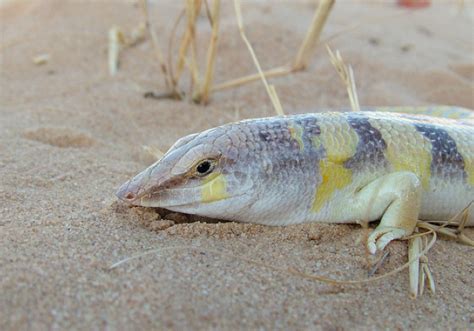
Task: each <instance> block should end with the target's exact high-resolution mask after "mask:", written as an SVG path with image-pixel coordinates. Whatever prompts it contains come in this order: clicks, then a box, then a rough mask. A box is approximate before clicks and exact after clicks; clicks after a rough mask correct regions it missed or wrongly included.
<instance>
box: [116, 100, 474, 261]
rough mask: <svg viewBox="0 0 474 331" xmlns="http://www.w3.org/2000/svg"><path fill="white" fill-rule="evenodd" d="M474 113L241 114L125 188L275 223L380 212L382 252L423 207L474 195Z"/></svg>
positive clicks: (159, 202)
mask: <svg viewBox="0 0 474 331" xmlns="http://www.w3.org/2000/svg"><path fill="white" fill-rule="evenodd" d="M420 114H421V115H420ZM422 114H430V115H433V116H442V117H453V118H455V119H446V118H437V117H432V116H425V115H422ZM473 118H474V112H472V111H470V110H467V109H462V108H446V107H444V108H441V107H435V108H406V107H405V108H376V109H371V111H361V112H321V113H312V114H301V115H291V116H280V117H269V118H261V119H250V120H244V121H240V122H235V123H229V124H225V125H222V126H219V127H216V128H212V129H209V130H206V131H204V132H201V133H196V134H191V135H189V136H186V137H183V138H181V139H179V140H178V141H177V142H176V143H175V144H174V145H173V146H172V147H171V148H170V149H169V151H168V152H167V153H166V154H165V155H164V156H163V157H162V158H161V159H160V160H158V161H157V162H156V163H154V164H152V165H151V166H150V167H148V168H147V169H145V170H144V171H142V172H141V173H139V174H138V175H136V176H135V177H134V178H132V179H130V180H129V181H127V182H126V183H124V184H123V185H122V186H121V187H120V188H119V190H118V191H117V193H116V194H117V196H118V197H119V198H120V199H122V200H124V201H127V202H128V203H131V204H133V205H139V206H145V207H162V208H166V209H169V210H173V211H177V212H184V213H190V214H197V215H201V216H207V217H213V218H219V219H225V220H234V221H241V222H253V223H260V224H267V225H288V224H295V223H302V222H330V223H354V222H360V221H375V220H380V223H379V225H378V226H377V227H376V228H375V230H374V231H373V232H372V233H371V234H370V236H369V238H368V242H367V246H368V249H369V251H370V252H371V253H376V251H377V250H383V249H384V247H385V246H386V245H387V244H388V243H389V242H390V241H392V240H394V239H400V238H402V237H404V236H407V235H410V234H411V233H412V232H413V230H414V228H415V225H416V222H417V220H418V219H422V220H429V221H437V220H448V219H450V218H451V217H453V216H454V215H456V214H457V213H459V212H460V211H461V210H463V209H464V208H465V207H466V206H468V205H469V204H470V203H471V202H472V201H473V200H474V120H473ZM468 217H469V220H468V224H469V225H474V213H470V215H469V216H468Z"/></svg>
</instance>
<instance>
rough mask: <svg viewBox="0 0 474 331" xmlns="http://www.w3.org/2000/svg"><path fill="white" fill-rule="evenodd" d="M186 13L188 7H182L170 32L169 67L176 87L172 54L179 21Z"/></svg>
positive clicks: (172, 82)
mask: <svg viewBox="0 0 474 331" xmlns="http://www.w3.org/2000/svg"><path fill="white" fill-rule="evenodd" d="M185 13H186V9H182V10H181V11H180V12H179V15H178V17H177V18H176V21H175V22H174V24H173V28H172V29H171V34H170V39H169V41H168V59H167V61H168V69H169V74H170V80H171V85H172V86H173V88H176V86H177V82H176V81H175V78H174V73H173V61H172V54H173V48H174V40H175V38H176V29H177V28H178V25H179V23H180V22H181V20H182V19H183V17H184V14H185Z"/></svg>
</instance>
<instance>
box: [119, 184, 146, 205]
mask: <svg viewBox="0 0 474 331" xmlns="http://www.w3.org/2000/svg"><path fill="white" fill-rule="evenodd" d="M132 181H133V180H129V181H127V182H125V183H123V184H122V185H121V186H120V187H119V189H118V190H117V192H116V193H115V195H116V196H117V198H119V199H120V200H123V201H126V202H130V203H132V202H133V201H135V200H136V199H137V197H138V191H139V190H140V187H139V186H138V185H133V183H132Z"/></svg>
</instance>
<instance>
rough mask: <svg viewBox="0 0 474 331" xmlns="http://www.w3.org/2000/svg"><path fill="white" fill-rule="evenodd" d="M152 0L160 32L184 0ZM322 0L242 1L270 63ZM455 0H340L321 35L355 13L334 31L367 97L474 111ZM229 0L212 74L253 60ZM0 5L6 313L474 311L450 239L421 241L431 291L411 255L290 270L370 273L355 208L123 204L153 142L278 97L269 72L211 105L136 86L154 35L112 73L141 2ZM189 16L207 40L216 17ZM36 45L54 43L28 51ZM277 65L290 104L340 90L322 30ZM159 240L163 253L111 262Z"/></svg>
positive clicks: (209, 321)
mask: <svg viewBox="0 0 474 331" xmlns="http://www.w3.org/2000/svg"><path fill="white" fill-rule="evenodd" d="M158 3H159V4H157V5H154V6H152V10H151V17H152V20H153V22H154V24H155V26H156V29H157V34H158V37H159V39H160V40H161V41H162V44H163V45H164V46H166V45H167V38H168V35H169V32H170V29H171V26H172V23H173V21H174V18H175V17H176V15H177V13H178V11H179V9H180V6H179V2H173V1H159V2H158ZM313 9H314V5H312V4H311V3H310V2H302V1H299V2H289V1H287V2H275V3H273V4H271V5H270V4H269V3H266V2H257V1H255V2H245V3H244V5H243V15H244V20H245V25H246V28H247V34H248V37H249V39H250V40H251V41H252V43H253V45H254V47H255V50H256V53H257V55H258V56H259V58H260V60H261V61H262V63H264V67H265V68H270V67H272V66H276V65H281V64H284V63H286V62H289V61H290V60H291V59H292V57H293V55H294V54H295V50H296V48H297V46H298V45H299V43H300V40H301V39H302V38H303V36H304V33H305V29H306V27H307V24H308V23H309V22H310V20H311V17H312V11H313ZM458 9H459V8H458V6H457V5H456V3H455V2H451V3H450V4H448V3H446V2H444V3H442V4H437V5H433V6H431V7H429V8H427V9H420V10H417V11H411V12H404V11H403V10H401V9H400V8H398V7H397V6H395V5H394V1H393V2H392V1H390V2H387V1H385V2H376V3H374V2H365V3H363V4H360V3H357V4H356V2H349V1H340V2H339V3H338V4H336V6H335V8H334V11H333V13H332V14H331V17H330V18H329V21H328V25H327V26H326V29H325V30H324V33H323V39H327V38H329V37H331V36H332V35H334V34H336V33H338V32H339V31H342V30H344V29H347V28H348V27H349V26H352V25H354V24H360V26H358V28H356V29H352V30H350V31H346V32H345V33H343V34H341V35H340V36H339V37H338V38H335V39H332V40H331V46H332V48H333V49H339V50H340V51H341V53H342V55H343V57H344V59H345V60H346V62H348V63H350V64H352V66H353V68H354V71H355V76H356V82H357V87H358V92H359V98H360V103H361V104H362V105H365V106H376V105H426V104H438V103H441V104H448V105H459V106H463V107H468V108H471V109H472V108H474V95H473V91H474V90H473V84H474V59H473V54H474V53H473V51H474V42H473V33H472V31H474V30H473V20H472V12H473V8H472V4H469V3H468V2H467V1H466V7H465V8H464V9H463V10H462V11H461V12H458ZM222 10H223V17H222V22H221V27H222V36H223V38H222V39H221V40H220V44H219V50H218V61H217V67H216V78H215V80H216V81H217V82H223V81H225V80H228V79H232V78H236V77H239V76H241V75H243V74H246V73H252V72H254V67H253V63H252V61H251V59H250V56H249V54H248V52H247V50H246V48H245V47H244V45H243V43H242V40H241V39H240V36H239V35H238V31H237V29H236V25H235V17H234V16H233V8H232V6H231V4H230V3H228V2H226V3H225V4H223V9H222ZM0 15H1V16H0V24H1V46H0V47H1V49H0V56H1V68H0V70H1V79H0V84H1V85H0V93H1V94H0V178H1V180H0V214H1V218H0V294H1V295H0V329H1V330H24V329H31V330H42V329H111V330H115V329H118V330H125V329H176V330H183V329H324V330H336V329H352V328H354V327H355V328H357V329H381V328H384V329H413V328H415V329H427V328H430V329H431V328H433V329H446V328H452V329H469V328H471V329H472V328H474V308H473V302H474V291H473V284H474V276H473V271H474V268H473V262H472V256H473V249H472V248H470V247H466V246H463V245H460V244H458V243H456V242H453V241H449V240H446V239H444V240H439V241H438V242H437V243H436V245H435V247H434V248H433V249H432V251H430V253H429V255H428V257H429V260H430V266H431V268H432V272H433V274H434V277H435V278H436V281H437V293H436V294H435V295H430V294H425V295H424V296H423V297H421V298H419V299H417V300H412V299H410V298H409V295H408V275H407V272H402V273H399V274H397V275H395V276H393V277H390V278H387V279H384V280H381V281H378V282H374V283H370V284H366V285H359V286H344V287H340V286H338V287H335V286H332V285H328V284H325V283H320V282H313V281H309V280H305V279H302V278H301V277H297V276H293V275H290V274H288V273H286V272H284V270H287V269H288V268H295V269H297V270H300V271H304V272H306V273H310V274H312V273H314V274H319V275H325V276H330V277H333V278H337V279H360V278H365V277H367V256H366V253H365V250H364V243H363V238H364V230H362V229H361V228H360V227H359V226H356V225H328V224H306V225H297V226H288V227H265V226H260V225H252V224H237V223H229V222H227V223H226V222H217V223H216V222H207V221H206V220H202V219H201V220H196V219H195V218H189V217H185V216H183V215H179V214H167V213H166V212H165V211H156V210H153V209H144V208H129V207H127V206H125V205H123V204H121V203H118V202H117V201H116V198H115V197H114V191H115V190H116V188H117V187H118V186H119V185H120V184H121V183H122V182H123V181H125V180H126V179H128V178H129V177H130V176H132V175H134V174H135V173H137V172H138V171H140V170H141V169H143V168H144V167H146V166H147V165H148V164H149V163H150V162H151V161H152V160H151V159H150V156H149V155H147V154H146V153H144V152H143V151H142V146H143V145H151V146H155V147H157V148H159V149H162V150H166V149H167V148H168V147H169V146H170V145H171V144H172V143H174V141H175V140H176V139H177V138H179V137H181V136H183V135H185V134H188V133H192V132H196V131H200V130H203V129H206V128H209V127H212V126H216V125H219V124H222V123H226V122H229V121H234V120H237V119H244V118H250V117H260V116H269V115H273V110H272V107H271V104H270V102H269V99H268V97H267V95H266V94H265V90H264V88H263V86H262V84H261V83H260V82H255V83H253V84H249V85H247V86H244V87H242V88H238V89H233V90H227V91H223V92H220V93H216V94H214V95H212V99H211V103H210V104H209V105H208V106H206V107H204V106H200V105H194V104H191V103H189V102H186V101H184V102H177V101H172V100H161V101H157V100H153V99H145V98H144V97H143V94H144V93H145V92H148V91H155V92H162V91H163V90H164V85H163V79H162V76H161V73H160V70H159V66H158V65H157V63H156V61H155V58H154V55H153V52H152V47H151V43H150V42H149V41H146V42H144V43H142V44H140V45H137V46H136V47H133V48H130V49H128V50H127V51H125V52H124V53H123V56H122V57H121V65H120V69H119V73H118V74H117V76H115V77H109V75H108V73H107V62H106V45H107V37H106V36H107V30H108V29H109V28H110V27H111V26H113V25H115V24H117V25H119V26H121V27H122V29H123V30H124V31H130V30H131V29H132V28H133V27H135V26H137V24H138V23H139V22H140V21H141V20H142V17H141V13H140V10H139V8H138V7H137V6H136V4H134V3H133V2H130V1H128V2H125V1H123V2H119V1H56V2H51V1H31V2H26V1H21V2H7V3H6V4H4V7H3V8H2V9H1V14H0ZM198 25H199V28H200V29H201V30H200V31H203V32H202V34H201V35H200V38H202V39H201V40H203V41H206V40H207V38H208V36H209V32H210V29H209V27H208V23H207V21H206V19H205V17H203V18H200V19H199V24H198ZM200 52H201V53H204V52H205V48H204V49H202V50H201V51H200ZM41 54H49V55H50V59H49V61H48V62H47V63H46V64H43V65H36V64H34V63H33V58H34V57H36V56H38V55H41ZM271 82H272V83H273V84H275V86H276V89H277V91H278V93H279V95H280V98H281V102H282V104H283V107H284V109H285V110H286V112H287V113H301V112H308V111H318V110H321V109H325V108H328V107H348V105H349V101H348V99H347V96H346V95H345V89H344V88H341V82H340V80H339V78H338V76H337V75H336V73H335V71H334V68H333V67H332V66H331V64H330V62H329V59H328V56H327V54H326V53H325V50H324V48H323V47H319V48H318V49H317V50H316V52H315V54H314V56H313V58H312V62H311V65H310V67H309V68H308V69H307V70H306V71H305V72H301V73H298V74H295V75H292V76H287V77H281V78H277V79H272V80H271ZM183 86H184V87H185V89H187V86H188V85H187V83H186V82H184V83H183ZM160 213H161V214H160ZM162 219H165V220H162ZM249 221H250V220H249ZM467 234H468V235H470V236H471V237H472V236H474V231H473V230H469V231H468V232H467ZM189 246H192V247H195V248H193V249H190V248H186V247H189ZM169 247H181V248H175V249H170V248H169ZM149 249H157V250H158V253H157V254H150V255H147V256H144V257H142V258H139V259H136V260H132V261H129V262H128V263H125V264H123V265H121V266H119V267H117V268H115V269H113V270H109V269H108V267H109V266H110V265H111V264H113V263H115V262H117V261H119V260H121V259H123V258H125V257H128V256H132V255H135V254H138V253H141V252H144V251H147V250H149ZM388 250H389V251H390V257H389V259H388V261H387V263H386V264H384V266H383V267H382V268H381V269H380V270H379V273H385V272H388V271H390V270H392V269H394V268H395V267H397V266H399V265H401V264H402V263H403V262H405V261H406V258H407V248H406V242H394V243H393V244H391V245H390V247H388ZM216 251H217V252H216ZM219 252H221V253H222V254H220V253H219ZM239 257H240V258H239ZM242 258H245V259H251V260H254V261H259V262H261V263H264V264H270V265H273V266H278V267H280V268H281V269H282V271H276V270H271V269H269V268H266V267H264V266H259V265H256V264H252V263H250V262H248V261H246V260H243V259H242Z"/></svg>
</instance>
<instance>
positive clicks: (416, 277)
mask: <svg viewBox="0 0 474 331" xmlns="http://www.w3.org/2000/svg"><path fill="white" fill-rule="evenodd" d="M420 251H421V237H415V238H413V239H410V240H409V241H408V260H409V261H414V262H413V263H412V264H410V267H409V268H408V272H409V275H410V294H411V296H412V297H413V298H414V299H416V298H417V297H418V292H419V282H420V257H421V256H420V255H419V254H420ZM415 257H417V258H415Z"/></svg>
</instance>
